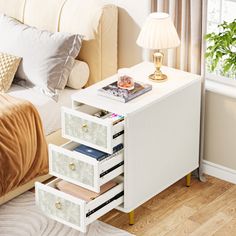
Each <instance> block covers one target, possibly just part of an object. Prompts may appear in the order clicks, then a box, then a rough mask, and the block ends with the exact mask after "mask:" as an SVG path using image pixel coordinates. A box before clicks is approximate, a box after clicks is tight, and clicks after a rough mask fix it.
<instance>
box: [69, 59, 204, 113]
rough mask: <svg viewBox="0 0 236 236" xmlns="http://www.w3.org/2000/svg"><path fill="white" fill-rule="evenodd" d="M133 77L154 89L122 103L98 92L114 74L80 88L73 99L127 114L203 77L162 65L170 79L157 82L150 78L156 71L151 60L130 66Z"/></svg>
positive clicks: (112, 79)
mask: <svg viewBox="0 0 236 236" xmlns="http://www.w3.org/2000/svg"><path fill="white" fill-rule="evenodd" d="M130 69H131V70H132V72H131V73H132V75H133V78H134V79H135V80H136V81H142V82H144V83H149V84H152V86H153V87H152V90H151V91H149V92H147V93H146V94H143V95H141V96H139V97H137V98H135V99H133V100H131V101H129V102H127V103H122V102H119V101H116V100H113V99H110V98H107V97H103V96H101V95H98V94H97V91H98V89H99V88H101V87H103V86H105V85H107V84H110V83H111V82H113V81H115V80H117V75H113V76H111V77H109V78H107V79H105V80H103V81H101V82H99V83H96V84H94V85H92V86H90V87H88V88H86V89H82V90H80V91H79V92H78V93H75V94H73V95H72V100H74V101H78V102H81V103H86V104H87V105H90V106H94V107H97V108H100V109H104V110H107V111H111V112H114V111H115V112H116V113H118V114H121V115H127V114H129V113H132V112H135V111H137V110H140V109H142V108H143V107H145V106H147V105H149V104H151V103H153V102H156V101H159V100H161V99H164V98H165V97H167V96H170V95H171V94H173V93H175V92H177V91H179V90H180V89H183V88H184V87H186V86H190V85H191V84H192V83H195V82H198V81H199V80H200V79H201V77H200V76H199V75H195V74H191V73H188V72H184V71H181V70H176V69H173V68H170V67H165V66H163V67H162V72H163V73H164V74H166V75H167V76H168V80H167V81H166V82H162V83H155V82H152V81H150V80H149V79H148V75H149V74H151V73H153V72H154V70H155V69H154V65H153V63H151V62H142V63H140V64H137V65H135V66H133V67H131V68H130Z"/></svg>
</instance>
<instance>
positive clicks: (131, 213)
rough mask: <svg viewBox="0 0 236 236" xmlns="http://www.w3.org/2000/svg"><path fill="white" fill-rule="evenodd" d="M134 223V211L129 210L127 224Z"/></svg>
mask: <svg viewBox="0 0 236 236" xmlns="http://www.w3.org/2000/svg"><path fill="white" fill-rule="evenodd" d="M133 224H134V211H131V212H129V225H133Z"/></svg>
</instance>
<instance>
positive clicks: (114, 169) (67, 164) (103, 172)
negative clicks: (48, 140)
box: [49, 142, 124, 192]
mask: <svg viewBox="0 0 236 236" xmlns="http://www.w3.org/2000/svg"><path fill="white" fill-rule="evenodd" d="M78 146H79V144H78V143H75V142H68V143H66V144H64V145H63V146H61V147H58V146H56V145H53V144H49V173H50V174H51V175H54V176H57V177H58V178H62V179H64V180H66V181H69V182H71V183H74V184H77V185H80V186H81V187H84V188H87V189H89V190H92V191H94V192H100V186H101V185H103V184H105V183H106V182H108V181H109V180H111V179H113V178H115V177H117V176H118V175H120V174H122V173H123V172H124V151H123V149H122V150H120V151H117V152H116V153H115V154H111V155H109V156H108V157H106V158H105V159H103V160H101V161H97V160H96V159H94V158H92V157H90V156H87V155H84V154H82V153H80V152H77V151H74V149H75V148H76V147H78Z"/></svg>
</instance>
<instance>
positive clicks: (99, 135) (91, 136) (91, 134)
mask: <svg viewBox="0 0 236 236" xmlns="http://www.w3.org/2000/svg"><path fill="white" fill-rule="evenodd" d="M99 111H100V109H97V108H95V107H91V106H89V105H86V104H81V105H79V106H76V107H75V108H74V109H70V108H66V107H63V108H62V136H63V137H64V138H67V139H70V140H73V141H75V142H78V143H82V144H84V145H87V146H90V147H93V148H96V149H98V150H101V151H103V152H107V153H112V152H113V147H115V146H117V145H118V144H120V143H123V139H124V135H123V133H124V120H120V121H119V122H114V120H112V119H107V118H106V119H103V118H98V117H96V116H94V114H95V113H97V112H99Z"/></svg>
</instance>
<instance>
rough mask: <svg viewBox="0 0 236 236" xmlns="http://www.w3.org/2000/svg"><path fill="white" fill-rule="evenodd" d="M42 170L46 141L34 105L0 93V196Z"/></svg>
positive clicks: (46, 152) (45, 154)
mask: <svg viewBox="0 0 236 236" xmlns="http://www.w3.org/2000/svg"><path fill="white" fill-rule="evenodd" d="M46 173H48V151H47V143H46V140H45V137H44V133H43V128H42V123H41V119H40V117H39V114H38V112H37V110H36V108H35V107H34V106H33V105H32V104H31V103H30V102H28V101H25V100H20V99H18V98H14V97H11V96H9V95H7V94H1V93H0V197H1V196H3V195H4V194H6V193H8V192H9V191H10V190H13V189H15V188H16V187H18V186H20V185H22V184H25V183H27V182H28V181H30V180H32V179H33V178H35V177H37V176H40V175H44V174H46Z"/></svg>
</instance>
